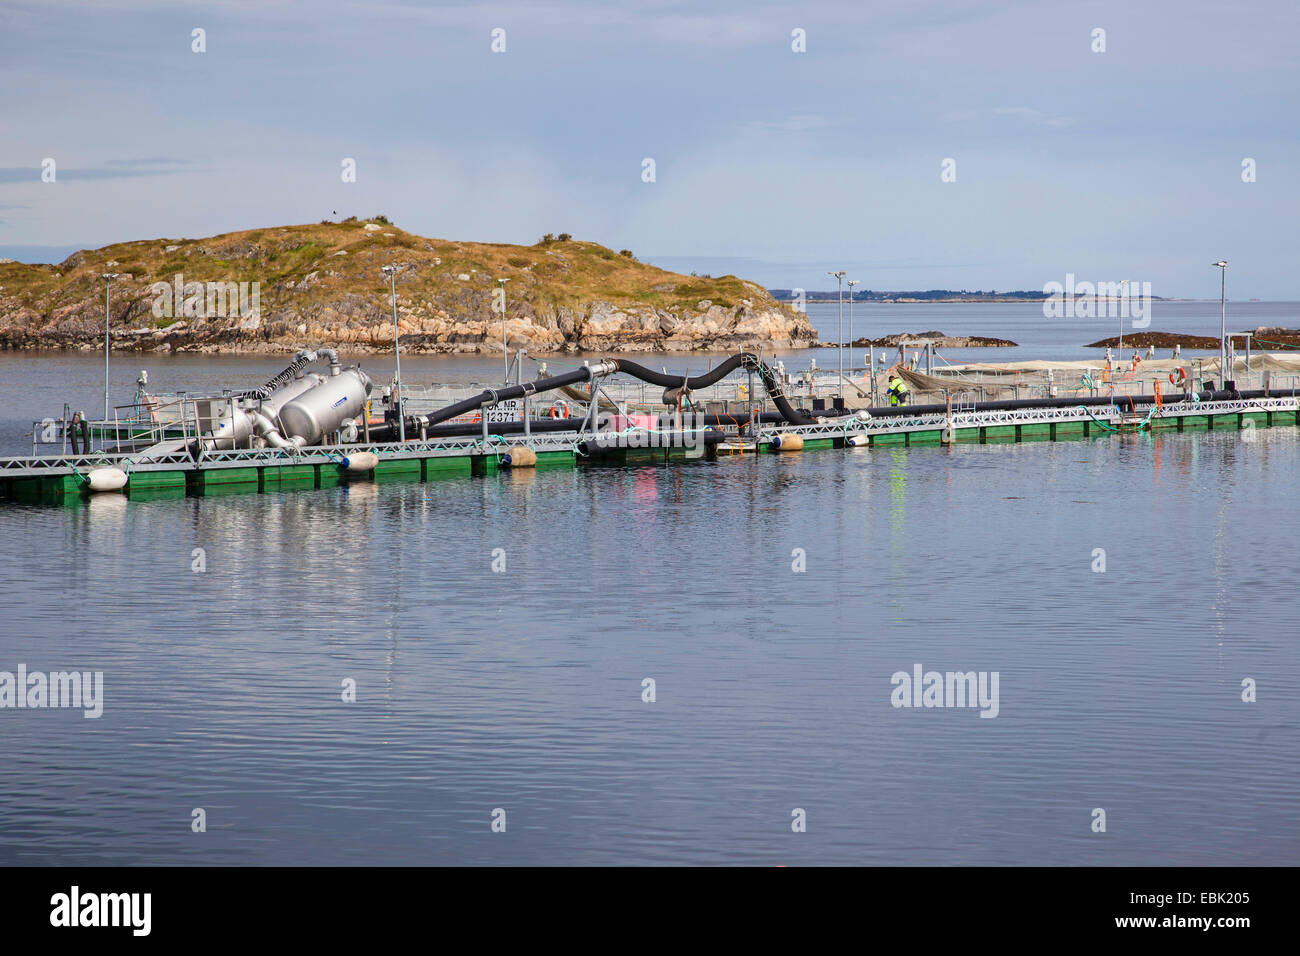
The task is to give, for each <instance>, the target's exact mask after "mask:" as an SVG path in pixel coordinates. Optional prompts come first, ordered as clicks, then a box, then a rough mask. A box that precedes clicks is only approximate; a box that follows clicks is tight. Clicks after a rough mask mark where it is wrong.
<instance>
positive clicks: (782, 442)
mask: <svg viewBox="0 0 1300 956" xmlns="http://www.w3.org/2000/svg"><path fill="white" fill-rule="evenodd" d="M772 449H773V451H803V436H802V435H777V436H776V437H775V438H773V439H772Z"/></svg>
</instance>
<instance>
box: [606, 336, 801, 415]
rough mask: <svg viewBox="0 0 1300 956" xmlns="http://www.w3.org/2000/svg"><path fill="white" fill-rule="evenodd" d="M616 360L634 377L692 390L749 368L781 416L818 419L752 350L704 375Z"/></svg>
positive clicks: (732, 358) (616, 363)
mask: <svg viewBox="0 0 1300 956" xmlns="http://www.w3.org/2000/svg"><path fill="white" fill-rule="evenodd" d="M614 364H615V365H616V366H618V370H619V371H620V372H626V373H627V374H628V375H631V376H632V377H633V378H639V379H640V380H641V381H643V382H649V383H650V384H651V385H661V386H663V387H664V388H676V387H678V386H681V385H685V386H686V388H688V389H690V390H691V391H694V390H695V389H697V388H708V387H709V386H710V385H713V384H715V383H717V382H720V381H722V380H723V379H724V378H726V377H727V376H728V375H730V374H731V373H732V372H734V371H735V370H736V369H738V368H746V369H749V370H751V371H753V372H757V373H758V379H759V381H760V382H762V383H763V388H764V389H765V390H766V391H767V394H768V396H769V397H771V399H772V404H774V405H775V406H776V408H777V411H779V412H780V413H781V417H782V418H783V419H784V420H785V421H787V422H789V423H790V424H791V425H811V424H813V422H814V421H816V419H814V418H812V417H810V416H808V415H806V414H804V413H803V412H802V411H800V410H799V409H797V408H795V407H794V406H793V405H791V404H790V402H789V401H788V400H787V399H786V397H785V392H784V390H783V389H782V388H781V383H780V382H778V381H777V380H776V375H775V374H774V373H773V372H772V370H771V369H770V368H768V367H767V365H766V364H765V363H764V362H761V361H759V359H758V356H757V355H755V354H754V353H753V352H737V353H736V354H735V355H733V356H731V357H730V358H729V359H727V360H726V361H724V362H722V363H721V364H719V365H718V366H717V367H716V368H713V369H710V370H709V371H708V372H706V373H704V374H703V375H695V376H686V375H669V374H667V373H665V372H656V371H655V370H654V369H650V368H646V367H645V366H644V365H638V364H637V363H636V362H632V361H629V360H628V359H615V360H614Z"/></svg>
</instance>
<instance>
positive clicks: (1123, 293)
mask: <svg viewBox="0 0 1300 956" xmlns="http://www.w3.org/2000/svg"><path fill="white" fill-rule="evenodd" d="M1119 295H1120V298H1121V299H1127V298H1128V279H1120V280H1119ZM1098 308H1101V307H1100V306H1098ZM1115 311H1116V312H1118V313H1119V345H1118V346H1117V347H1116V351H1119V349H1122V348H1123V347H1124V312H1125V310H1124V309H1116V310H1115Z"/></svg>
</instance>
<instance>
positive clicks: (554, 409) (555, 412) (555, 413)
mask: <svg viewBox="0 0 1300 956" xmlns="http://www.w3.org/2000/svg"><path fill="white" fill-rule="evenodd" d="M560 409H564V414H563V415H561V414H560ZM551 417H552V418H568V417H569V403H568V402H566V401H565V400H564V399H562V398H560V399H556V401H555V404H554V405H552V406H551Z"/></svg>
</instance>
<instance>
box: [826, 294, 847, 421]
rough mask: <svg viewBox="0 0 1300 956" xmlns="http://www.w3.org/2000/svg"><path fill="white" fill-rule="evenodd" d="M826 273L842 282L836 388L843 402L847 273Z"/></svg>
mask: <svg viewBox="0 0 1300 956" xmlns="http://www.w3.org/2000/svg"><path fill="white" fill-rule="evenodd" d="M826 274H827V275H828V276H834V277H835V278H836V279H838V280H839V284H840V293H839V301H840V380H839V383H838V385H837V388H836V393H837V394H838V395H839V397H840V399H841V402H842V401H843V399H844V276H845V275H847V273H846V272H845V271H844V270H843V269H841V270H839V271H838V272H828V273H826Z"/></svg>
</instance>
